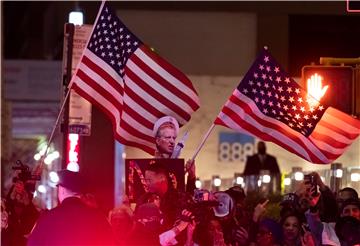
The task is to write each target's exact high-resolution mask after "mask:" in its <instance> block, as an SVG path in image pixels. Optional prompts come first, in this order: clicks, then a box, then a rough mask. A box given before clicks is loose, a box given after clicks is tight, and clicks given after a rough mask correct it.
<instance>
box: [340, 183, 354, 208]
mask: <svg viewBox="0 0 360 246" xmlns="http://www.w3.org/2000/svg"><path fill="white" fill-rule="evenodd" d="M350 198H353V199H359V196H358V193H357V191H356V190H354V189H353V188H351V187H345V188H343V189H341V190H339V192H338V193H337V196H336V202H337V205H338V208H341V207H342V203H343V202H344V201H345V200H347V199H350Z"/></svg>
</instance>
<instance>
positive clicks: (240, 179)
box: [236, 177, 244, 185]
mask: <svg viewBox="0 0 360 246" xmlns="http://www.w3.org/2000/svg"><path fill="white" fill-rule="evenodd" d="M236 184H238V185H242V184H244V178H243V177H236Z"/></svg>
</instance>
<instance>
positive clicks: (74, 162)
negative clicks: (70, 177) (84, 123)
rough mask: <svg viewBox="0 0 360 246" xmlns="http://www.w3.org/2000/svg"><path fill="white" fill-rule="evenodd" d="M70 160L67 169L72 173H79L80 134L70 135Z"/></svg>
mask: <svg viewBox="0 0 360 246" xmlns="http://www.w3.org/2000/svg"><path fill="white" fill-rule="evenodd" d="M67 146H68V159H67V162H66V163H67V169H69V170H71V171H75V172H78V171H79V151H80V146H79V134H74V133H70V134H68V144H67Z"/></svg>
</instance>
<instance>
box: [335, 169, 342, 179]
mask: <svg viewBox="0 0 360 246" xmlns="http://www.w3.org/2000/svg"><path fill="white" fill-rule="evenodd" d="M342 176H343V170H342V169H336V171H335V177H337V178H341V177H342Z"/></svg>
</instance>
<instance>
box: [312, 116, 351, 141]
mask: <svg viewBox="0 0 360 246" xmlns="http://www.w3.org/2000/svg"><path fill="white" fill-rule="evenodd" d="M334 117H336V116H334ZM340 120H342V119H341V118H340ZM318 125H321V126H323V127H326V128H328V129H329V130H331V131H333V132H336V133H338V134H340V135H343V136H344V137H346V138H348V139H355V138H357V136H358V135H357V134H352V133H350V132H347V131H345V130H344V129H342V128H341V126H335V125H333V124H330V123H328V122H326V121H325V120H321V121H319V123H318Z"/></svg>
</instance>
